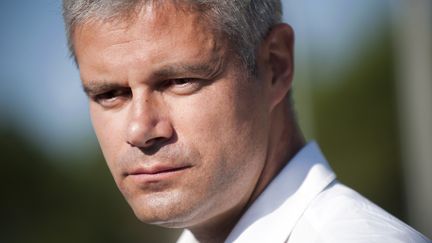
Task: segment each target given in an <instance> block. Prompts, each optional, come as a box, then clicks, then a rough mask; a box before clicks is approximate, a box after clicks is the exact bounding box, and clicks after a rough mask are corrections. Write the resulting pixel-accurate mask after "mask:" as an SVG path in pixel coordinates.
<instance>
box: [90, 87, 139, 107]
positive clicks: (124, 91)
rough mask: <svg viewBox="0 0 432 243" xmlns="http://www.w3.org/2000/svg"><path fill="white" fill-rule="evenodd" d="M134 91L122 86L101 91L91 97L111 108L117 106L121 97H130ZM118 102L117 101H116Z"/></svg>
mask: <svg viewBox="0 0 432 243" xmlns="http://www.w3.org/2000/svg"><path fill="white" fill-rule="evenodd" d="M131 96H132V92H131V91H130V89H128V88H120V89H113V90H107V91H102V92H99V94H95V95H92V96H91V99H92V100H93V101H94V102H96V103H98V104H99V105H101V106H103V107H106V108H109V107H113V106H116V105H117V104H118V102H119V101H120V100H121V99H124V98H129V97H131ZM116 102H117V103H116Z"/></svg>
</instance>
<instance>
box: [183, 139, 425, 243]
mask: <svg viewBox="0 0 432 243" xmlns="http://www.w3.org/2000/svg"><path fill="white" fill-rule="evenodd" d="M177 242H178V243H195V242H198V241H197V240H196V239H195V238H194V236H193V235H192V234H191V232H190V231H188V230H185V231H184V232H183V234H182V235H181V236H180V238H179V239H178V241H177ZM225 242H236V243H251V242H268V243H279V242H280V243H283V242H288V243H303V242H307V243H310V242H311V243H313V242H329V243H330V242H331V243H339V242H340V243H342V242H343V243H345V242H356V243H360V242H361V243H366V242H367V243H370V242H376V243H381V242H385V243H393V242H401V243H402V242H404V243H405V242H413V243H414V242H415V243H418V242H419V243H420V242H431V241H430V240H428V239H427V238H426V237H425V236H423V235H421V234H420V233H418V232H417V231H415V230H414V229H412V228H411V227H410V226H408V225H406V224H405V223H403V222H402V221H400V220H399V219H397V218H395V217H393V216H392V215H390V214H389V213H387V212H386V211H384V210H383V209H381V208H380V207H378V206H377V205H375V204H373V203H372V202H370V201H369V200H367V199H366V198H364V197H363V196H361V195H360V194H358V193H357V192H355V191H353V190H352V189H350V188H348V187H346V186H344V185H343V184H341V183H339V182H338V181H337V180H336V175H335V173H334V172H333V171H332V169H331V168H330V166H329V165H328V163H327V161H326V159H325V158H324V156H323V155H322V153H321V151H320V149H319V147H318V145H317V144H316V143H315V142H311V143H309V144H308V145H306V146H305V147H304V148H303V149H302V150H301V151H300V152H299V153H298V154H297V155H296V156H294V158H293V159H292V160H291V161H290V162H289V163H288V164H287V165H286V166H285V168H284V169H283V170H282V171H281V172H280V173H279V174H278V175H277V176H276V177H275V178H274V179H273V181H272V182H271V183H270V184H269V185H268V186H267V188H266V189H265V190H264V191H263V193H262V194H261V195H260V196H259V197H258V198H257V199H256V200H255V202H254V203H253V204H252V205H251V207H250V208H249V209H248V210H247V211H246V213H245V214H244V215H243V216H242V217H241V218H240V220H239V222H238V223H237V225H236V226H235V227H234V229H233V230H232V231H231V233H230V235H229V236H228V238H227V239H226V241H225Z"/></svg>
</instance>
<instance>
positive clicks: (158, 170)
mask: <svg viewBox="0 0 432 243" xmlns="http://www.w3.org/2000/svg"><path fill="white" fill-rule="evenodd" d="M190 167H191V166H189V165H185V166H153V167H150V168H138V169H135V170H132V171H131V172H130V173H127V175H155V174H162V173H170V172H175V171H180V170H184V169H187V168H190Z"/></svg>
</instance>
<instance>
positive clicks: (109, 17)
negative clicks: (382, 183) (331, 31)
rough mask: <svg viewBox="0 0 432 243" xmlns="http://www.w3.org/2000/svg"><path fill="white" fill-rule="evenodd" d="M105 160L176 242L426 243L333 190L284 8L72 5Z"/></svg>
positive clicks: (199, 0) (258, 4) (345, 191)
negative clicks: (300, 98)
mask: <svg viewBox="0 0 432 243" xmlns="http://www.w3.org/2000/svg"><path fill="white" fill-rule="evenodd" d="M64 17H65V22H66V27H67V31H68V36H69V43H70V48H71V51H72V54H73V56H74V58H75V60H76V61H77V64H78V67H79V70H80V73H81V78H82V82H83V86H84V90H85V92H86V93H87V95H88V96H89V98H90V113H91V118H92V122H93V126H94V129H95V131H96V135H97V137H98V140H99V143H100V145H101V148H102V151H103V154H104V157H105V158H106V160H107V163H108V166H109V169H110V170H111V173H112V174H113V177H114V180H115V182H116V184H117V186H118V187H119V189H120V191H121V192H122V194H123V195H124V197H125V198H126V200H127V201H128V203H129V204H130V206H131V207H132V209H133V211H134V213H135V215H136V216H137V217H138V218H139V219H140V220H141V221H143V222H146V223H150V224H156V225H160V226H164V227H171V228H185V229H187V230H185V231H184V233H183V235H182V236H181V237H180V239H179V242H196V241H199V242H223V241H226V242H264V241H267V242H405V241H406V242H427V241H428V240H427V239H426V238H425V237H423V236H422V235H421V234H419V233H417V232H416V231H415V230H413V229H411V228H410V227H409V226H407V225H405V224H404V223H402V222H401V221H399V220H397V219H395V218H393V217H392V216H390V215H389V214H388V213H386V212H384V211H383V210H382V209H380V208H378V207H377V206H375V205H374V204H372V203H370V202H369V201H367V200H366V199H364V198H363V197H361V196H360V195H359V194H357V193H355V192H354V191H352V190H350V189H349V188H347V187H345V186H343V185H342V184H340V183H339V182H337V181H336V180H335V175H334V173H333V172H332V171H331V169H330V167H329V166H328V164H327V163H326V162H325V159H324V158H323V157H322V155H321V154H320V151H319V148H318V147H317V145H316V144H315V143H310V144H308V145H305V142H304V139H303V137H302V135H301V131H300V130H299V128H298V126H297V122H296V119H295V115H294V111H293V107H292V103H291V95H290V94H291V81H292V76H293V42H294V40H293V39H294V37H293V31H292V29H291V27H290V26H288V25H287V24H283V23H281V3H280V2H279V1H276V0H268V1H264V0H263V1H250V0H221V1H215V0H207V1H206V0H195V1H192V0H189V1H188V0H177V1H173V0H172V1H169V0H165V1H160V0H159V1H150V0H147V1H146V0H134V1H133V0H129V1H128V0H123V1H103V0H99V1H96V0H93V1H92V0H64Z"/></svg>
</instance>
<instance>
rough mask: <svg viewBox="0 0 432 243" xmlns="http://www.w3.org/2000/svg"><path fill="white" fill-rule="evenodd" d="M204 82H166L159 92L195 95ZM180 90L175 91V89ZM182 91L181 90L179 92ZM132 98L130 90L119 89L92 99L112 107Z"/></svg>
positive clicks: (194, 79) (191, 79)
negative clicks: (120, 100)
mask: <svg viewBox="0 0 432 243" xmlns="http://www.w3.org/2000/svg"><path fill="white" fill-rule="evenodd" d="M202 81H203V80H200V79H197V78H179V79H169V80H165V81H164V82H162V83H161V85H160V86H159V87H158V89H159V90H168V89H172V90H173V92H174V93H178V94H180V95H182V94H183V95H184V94H189V93H193V92H194V91H196V90H198V89H199V88H200V87H201V83H202ZM176 88H177V89H178V90H175V89H176ZM179 89H180V90H179ZM129 97H132V91H131V90H130V89H129V88H123V89H122V88H119V89H113V90H108V91H106V92H102V93H100V94H96V95H94V96H93V97H92V99H93V100H94V101H95V102H96V103H98V104H100V105H101V106H105V107H111V106H115V105H116V104H117V103H114V102H115V101H116V100H117V99H116V98H129Z"/></svg>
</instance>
